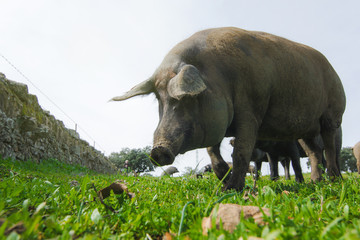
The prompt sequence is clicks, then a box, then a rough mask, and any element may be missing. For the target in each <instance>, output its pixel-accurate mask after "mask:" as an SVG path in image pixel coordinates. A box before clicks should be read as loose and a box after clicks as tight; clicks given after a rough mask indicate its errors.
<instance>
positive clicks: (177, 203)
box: [0, 160, 360, 239]
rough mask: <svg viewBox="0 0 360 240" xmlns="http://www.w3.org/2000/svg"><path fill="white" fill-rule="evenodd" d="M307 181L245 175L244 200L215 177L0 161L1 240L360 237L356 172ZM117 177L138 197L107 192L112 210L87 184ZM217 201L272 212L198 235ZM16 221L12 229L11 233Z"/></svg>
mask: <svg viewBox="0 0 360 240" xmlns="http://www.w3.org/2000/svg"><path fill="white" fill-rule="evenodd" d="M308 178H309V176H306V183H303V184H298V183H295V182H294V180H291V181H285V180H280V181H277V182H271V181H269V180H268V179H269V177H268V176H263V177H262V178H261V179H260V180H259V181H258V182H257V185H256V188H255V189H252V187H253V181H252V179H251V178H250V177H247V179H246V183H247V188H248V189H247V190H249V189H250V190H251V191H253V192H254V193H256V194H257V195H256V196H250V198H248V199H247V198H244V194H243V193H235V192H221V191H220V190H219V188H220V187H221V185H220V184H219V181H218V180H217V179H216V177H215V176H214V175H213V174H209V175H206V176H205V177H204V178H203V179H196V178H191V177H184V178H182V177H178V178H169V177H163V178H156V177H137V178H135V177H127V176H122V175H104V174H97V173H95V172H92V171H90V170H87V169H85V168H82V167H79V166H71V165H67V164H63V163H60V162H58V161H56V160H48V161H43V162H42V163H40V164H34V163H32V162H19V161H12V160H0V220H1V221H2V222H3V224H2V226H1V227H0V239H162V236H163V235H164V234H165V233H166V232H171V233H172V234H178V233H179V232H180V235H179V236H178V235H177V237H179V238H180V239H185V238H187V237H189V238H190V239H239V238H240V237H241V236H242V237H244V239H247V238H248V237H249V236H257V237H262V238H264V239H359V238H360V207H359V206H360V193H359V189H360V188H359V186H360V180H359V177H358V175H357V174H346V175H345V176H344V180H343V181H334V182H331V181H328V180H325V181H322V182H319V183H316V184H313V183H310V180H309V179H308ZM116 179H120V180H123V181H125V182H126V184H127V186H128V189H129V191H130V192H133V193H135V195H136V196H135V197H134V198H132V199H129V198H128V197H127V196H126V195H125V194H123V195H114V194H111V195H110V197H109V198H107V199H105V200H104V202H105V203H106V204H107V205H109V206H111V207H112V208H113V209H115V212H112V211H110V210H108V208H106V207H105V206H104V205H103V204H102V203H101V202H100V201H99V199H98V197H97V194H96V192H95V190H94V188H93V187H92V186H93V184H94V185H95V187H96V189H97V190H100V189H101V188H104V187H106V186H108V185H110V184H111V183H112V182H114V181H115V180H116ZM74 181H76V182H74ZM74 183H75V185H74ZM76 183H77V184H76ZM284 191H288V192H289V193H288V194H284V193H283V192H284ZM220 201H221V202H222V203H236V204H241V205H255V206H261V207H267V208H270V209H271V216H270V217H268V218H266V219H265V220H266V222H267V224H266V225H265V226H258V225H256V224H255V223H254V221H253V220H252V219H249V220H242V221H241V223H240V224H239V225H238V227H237V229H236V230H235V232H234V233H232V234H230V233H228V232H226V231H225V230H222V229H220V230H217V229H215V228H213V229H211V230H210V231H209V234H208V236H206V237H205V236H202V229H201V220H202V218H203V217H205V216H208V215H209V213H210V212H211V210H212V208H213V207H214V205H215V204H216V203H217V202H220ZM185 206H186V207H185ZM16 226H17V229H18V230H17V231H18V233H17V232H16V231H12V232H10V231H9V229H12V228H14V227H16ZM5 233H6V235H5ZM177 237H175V238H174V239H176V238H177Z"/></svg>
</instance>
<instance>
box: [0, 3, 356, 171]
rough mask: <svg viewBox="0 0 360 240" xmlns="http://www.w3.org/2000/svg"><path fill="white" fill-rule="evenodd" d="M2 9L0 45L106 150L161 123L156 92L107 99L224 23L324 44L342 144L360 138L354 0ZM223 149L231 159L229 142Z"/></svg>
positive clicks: (136, 142) (147, 134)
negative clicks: (338, 97)
mask: <svg viewBox="0 0 360 240" xmlns="http://www.w3.org/2000/svg"><path fill="white" fill-rule="evenodd" d="M0 9H1V14H0V34H1V37H0V54H2V55H3V56H5V57H6V58H7V59H8V60H10V61H11V62H12V63H13V64H14V65H15V66H16V67H17V68H18V69H19V70H21V71H22V72H23V73H24V74H25V75H26V76H27V77H28V78H29V79H30V80H31V81H32V82H33V83H34V84H35V85H36V86H37V87H38V88H40V89H41V91H42V92H44V93H45V94H46V95H47V96H48V97H50V99H52V101H54V102H55V103H56V104H57V105H58V106H60V107H61V108H62V109H63V110H64V111H65V112H66V114H68V115H69V116H70V117H71V118H72V119H73V120H75V121H76V123H77V124H78V125H79V126H80V127H81V128H82V129H85V131H86V132H87V133H88V134H89V135H90V136H91V137H92V138H93V139H95V141H96V147H97V148H98V149H99V150H101V151H103V152H105V154H106V155H108V154H110V153H111V152H114V151H120V150H121V148H124V147H129V148H142V147H145V146H147V145H151V144H152V135H153V132H154V130H155V128H156V126H157V122H158V112H157V102H156V100H155V97H154V96H147V97H137V98H134V99H129V100H127V101H124V102H115V103H107V101H108V100H109V99H110V98H112V97H114V96H118V95H121V94H122V93H124V92H126V91H127V90H129V89H130V88H131V87H133V86H134V85H135V84H137V83H139V82H141V81H143V80H145V79H146V78H148V77H150V76H151V75H152V73H153V71H155V69H156V68H157V66H158V65H159V64H160V63H161V61H162V59H163V57H164V56H165V55H166V53H167V52H168V51H169V50H170V49H171V48H172V47H173V46H174V45H175V44H177V43H178V42H180V41H182V40H183V39H185V38H187V37H189V36H190V35H192V34H193V33H195V32H196V31H199V30H202V29H206V28H213V27H222V26H235V27H239V28H244V29H247V30H259V31H265V32H269V33H273V34H276V35H280V36H282V37H286V38H288V39H290V40H294V41H297V42H301V43H304V44H306V45H309V46H311V47H314V48H316V49H317V50H319V51H320V52H322V53H323V54H324V55H325V56H326V57H327V58H328V60H329V61H330V63H331V64H332V65H333V67H334V68H335V70H336V71H337V73H338V74H339V76H340V78H341V79H342V81H343V85H344V88H345V92H346V95H347V108H346V112H345V115H344V118H343V146H353V145H354V144H355V143H356V142H357V141H359V140H360V127H359V117H360V111H359V109H360V108H359V106H358V103H360V94H359V89H360V82H359V80H358V76H359V71H360V64H359V60H358V59H359V56H360V14H359V11H360V1H358V0H353V1H335V0H334V1H332V0H317V1H313V0H302V1H288V0H283V1H280V0H272V1H266V0H263V1H259V0H253V1H248V0H247V1H242V0H234V1H231V0H229V1H208V0H199V1H196V0H182V1H170V0H158V1H155V0H153V1H149V0H147V1H145V0H144V1H136V0H133V1H122V0H117V1H115V0H109V1H100V0H97V1H95V0H77V1H74V0H62V1H55V0H32V1H27V0H23V1H18V0H0ZM0 72H2V73H4V74H5V75H6V76H7V78H8V79H11V80H15V81H17V82H23V83H25V84H27V85H28V86H29V90H30V92H31V93H32V94H35V95H37V96H38V99H39V102H40V104H41V106H42V107H43V108H44V109H46V110H49V111H50V112H51V113H52V114H53V115H55V117H56V118H57V119H59V120H62V121H63V122H64V123H65V125H66V126H67V127H68V128H72V129H74V128H75V126H74V123H73V122H72V121H71V120H70V119H69V118H67V117H66V116H65V115H64V114H63V113H62V112H61V111H59V110H58V109H57V108H56V107H55V106H54V105H53V104H52V103H50V102H49V101H48V100H47V99H46V98H45V97H44V96H43V95H41V93H39V91H38V90H37V89H36V88H34V87H33V86H31V84H30V83H29V82H27V81H26V79H24V78H23V77H22V76H21V75H20V74H19V73H17V72H16V71H15V70H14V69H13V68H12V67H11V66H10V65H9V64H8V63H7V62H6V61H5V60H4V59H3V58H2V57H0ZM80 135H81V137H82V138H84V139H86V140H88V141H89V142H90V143H91V144H93V140H92V139H90V138H89V137H88V136H87V135H86V134H84V133H83V132H81V131H80ZM222 151H223V153H224V154H225V155H226V156H225V158H226V160H229V161H230V154H231V149H230V148H229V147H228V142H226V143H225V144H224V146H223V147H222ZM198 154H199V157H198V159H199V160H200V161H201V162H200V164H199V165H200V166H203V165H205V164H207V163H209V162H210V160H209V157H208V156H207V155H206V153H205V151H204V150H199V151H198ZM174 165H175V166H177V167H178V168H179V170H180V169H183V168H184V167H186V166H191V167H195V165H196V154H195V152H194V151H193V152H192V153H187V154H185V155H182V156H179V157H178V158H177V159H176V160H175V164H174ZM303 170H306V169H303Z"/></svg>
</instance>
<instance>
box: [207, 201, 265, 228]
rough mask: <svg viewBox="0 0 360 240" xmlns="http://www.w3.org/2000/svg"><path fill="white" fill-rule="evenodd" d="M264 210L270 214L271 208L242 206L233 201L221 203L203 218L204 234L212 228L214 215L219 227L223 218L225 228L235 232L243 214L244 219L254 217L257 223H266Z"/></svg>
mask: <svg viewBox="0 0 360 240" xmlns="http://www.w3.org/2000/svg"><path fill="white" fill-rule="evenodd" d="M261 210H262V211H261ZM263 212H264V214H265V215H267V216H270V210H269V209H268V208H261V209H260V208H259V207H257V206H241V205H237V204H232V203H227V204H222V203H220V205H219V207H218V208H217V207H214V209H213V210H212V211H211V214H210V216H209V217H204V218H203V220H202V229H203V234H204V235H207V231H208V229H211V228H212V224H211V219H212V218H213V217H214V218H216V227H217V228H219V225H220V219H221V222H222V225H223V228H224V229H225V230H227V231H229V232H233V231H234V230H235V229H236V226H237V225H238V224H239V223H240V219H241V215H242V214H243V215H244V219H248V218H253V219H254V221H255V223H257V224H259V225H264V224H265V222H264V219H263Z"/></svg>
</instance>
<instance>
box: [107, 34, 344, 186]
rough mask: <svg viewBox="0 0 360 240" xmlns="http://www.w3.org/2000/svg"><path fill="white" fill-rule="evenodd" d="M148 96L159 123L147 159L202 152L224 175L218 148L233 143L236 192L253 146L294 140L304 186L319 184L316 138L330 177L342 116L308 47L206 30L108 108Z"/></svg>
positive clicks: (337, 97)
mask: <svg viewBox="0 0 360 240" xmlns="http://www.w3.org/2000/svg"><path fill="white" fill-rule="evenodd" d="M149 93H154V94H155V96H156V98H157V99H158V102H159V115H160V122H159V124H158V126H157V129H156V131H155V133H154V143H153V144H154V145H153V149H152V151H151V158H152V161H153V162H154V163H155V164H158V165H168V164H171V163H173V161H174V159H175V156H176V155H177V154H179V153H185V152H186V151H189V150H192V149H196V148H203V147H208V152H209V153H210V154H214V156H215V158H217V159H218V162H217V163H216V164H213V168H214V171H215V173H216V174H217V176H218V177H220V178H221V177H222V176H225V174H226V172H227V170H228V165H227V164H226V163H225V162H224V161H223V159H222V157H221V155H220V151H219V146H220V143H221V141H222V139H223V138H224V137H225V136H234V137H235V145H234V151H233V154H232V158H233V170H232V174H231V176H230V177H229V178H228V179H227V181H226V185H225V189H236V190H242V189H243V188H244V184H245V176H246V171H247V169H248V166H249V162H250V158H251V154H252V151H253V149H254V145H255V142H256V140H257V139H260V140H294V139H300V138H301V139H302V140H303V141H304V142H305V144H306V146H307V147H308V148H307V150H308V153H309V156H310V159H311V167H312V169H311V179H312V180H314V181H316V180H320V179H321V170H320V168H319V164H321V148H320V147H319V146H318V145H317V144H316V142H315V141H314V139H315V137H316V136H317V135H318V134H321V136H322V138H323V141H324V146H325V151H326V159H327V160H328V161H327V169H328V174H329V176H330V177H335V176H341V174H340V170H339V168H338V167H337V164H336V162H335V141H334V137H335V131H336V129H337V128H339V127H340V125H341V121H342V115H343V112H344V110H345V94H344V90H343V87H342V84H341V81H340V79H339V77H338V75H337V74H336V72H335V70H334V69H333V68H332V66H331V65H330V63H329V62H328V61H327V59H326V58H325V57H324V56H323V55H322V54H321V53H319V52H318V51H316V50H314V49H313V48H310V47H308V46H305V45H302V44H299V43H295V42H292V41H289V40H287V39H284V38H281V37H277V36H274V35H271V34H268V33H264V32H254V31H246V30H243V29H238V28H234V27H227V28H216V29H208V30H204V31H200V32H198V33H195V34H194V35H192V36H191V37H189V38H188V39H186V40H184V41H182V42H180V43H179V44H177V45H176V46H175V47H174V48H173V49H172V50H171V51H170V52H169V53H168V54H167V55H166V56H165V58H164V60H163V62H162V63H161V65H160V66H159V68H158V69H157V70H156V71H155V73H154V74H153V75H152V76H151V77H150V78H149V79H147V80H146V81H144V82H142V83H140V84H138V85H136V86H135V87H133V88H132V89H131V90H130V91H128V92H127V93H125V94H124V95H122V96H119V97H114V98H113V99H112V100H114V101H122V100H125V99H128V98H131V97H134V96H137V95H145V94H149Z"/></svg>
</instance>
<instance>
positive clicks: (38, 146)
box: [0, 73, 116, 173]
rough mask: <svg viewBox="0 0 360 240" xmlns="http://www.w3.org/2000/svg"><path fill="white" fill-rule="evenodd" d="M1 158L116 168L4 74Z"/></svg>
mask: <svg viewBox="0 0 360 240" xmlns="http://www.w3.org/2000/svg"><path fill="white" fill-rule="evenodd" d="M0 155H1V156H2V157H3V158H7V157H11V158H14V159H18V160H23V161H25V160H30V159H31V160H34V161H37V162H38V161H40V160H46V159H58V160H59V161H63V162H66V163H70V164H80V165H82V166H85V167H87V168H89V169H92V170H95V171H98V172H103V173H106V172H115V171H116V167H115V166H114V165H113V164H112V163H111V162H110V161H109V160H108V159H107V158H106V157H105V156H104V155H103V154H102V153H101V152H99V151H97V150H96V149H95V148H93V147H92V146H90V145H89V143H88V142H86V141H84V140H82V139H80V138H79V134H78V133H77V132H75V130H70V129H67V128H65V126H64V124H63V122H61V121H59V120H56V119H55V117H54V116H52V115H51V114H50V113H49V112H47V111H44V110H43V109H42V108H41V107H40V105H39V103H38V99H37V97H36V96H34V95H31V94H29V92H28V87H27V86H26V85H25V84H22V83H17V82H14V81H11V80H8V79H6V77H5V75H4V74H2V73H0Z"/></svg>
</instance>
